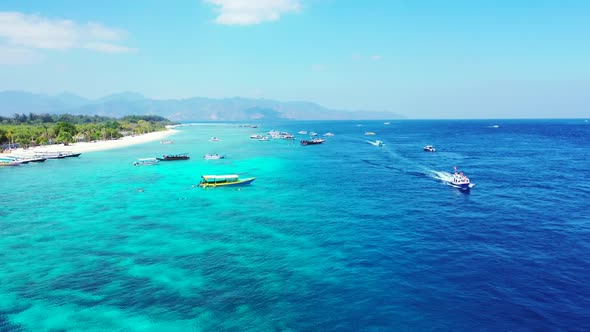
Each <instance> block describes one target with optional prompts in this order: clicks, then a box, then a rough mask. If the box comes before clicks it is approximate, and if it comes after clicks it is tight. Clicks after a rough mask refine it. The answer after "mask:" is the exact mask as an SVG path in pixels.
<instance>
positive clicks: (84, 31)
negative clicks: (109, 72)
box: [0, 12, 133, 53]
mask: <svg viewBox="0 0 590 332" xmlns="http://www.w3.org/2000/svg"><path fill="white" fill-rule="evenodd" d="M125 35H126V34H125V32H124V31H121V30H117V29H112V28H107V27H105V26H103V25H101V24H98V23H93V22H89V23H76V22H74V21H71V20H65V19H52V18H46V17H42V16H38V15H27V14H23V13H18V12H0V42H3V44H4V45H12V46H20V47H28V48H38V49H56V50H67V49H73V48H85V49H91V50H95V51H98V52H107V53H123V52H130V51H133V49H132V48H129V47H126V46H122V45H119V44H118V42H120V41H121V40H122V39H123V38H124V37H125Z"/></svg>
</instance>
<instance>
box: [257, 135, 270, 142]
mask: <svg viewBox="0 0 590 332" xmlns="http://www.w3.org/2000/svg"><path fill="white" fill-rule="evenodd" d="M258 140H259V141H268V140H269V138H268V136H261V137H260V138H259V139H258Z"/></svg>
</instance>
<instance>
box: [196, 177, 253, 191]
mask: <svg viewBox="0 0 590 332" xmlns="http://www.w3.org/2000/svg"><path fill="white" fill-rule="evenodd" d="M254 180H256V178H245V179H240V177H239V176H238V175H236V174H232V175H203V176H201V182H200V183H199V187H202V188H208V187H213V188H215V187H222V186H241V185H246V184H250V183H252V181H254Z"/></svg>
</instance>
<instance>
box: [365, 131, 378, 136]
mask: <svg viewBox="0 0 590 332" xmlns="http://www.w3.org/2000/svg"><path fill="white" fill-rule="evenodd" d="M365 135H367V136H375V135H377V134H375V133H374V132H372V131H367V132H365Z"/></svg>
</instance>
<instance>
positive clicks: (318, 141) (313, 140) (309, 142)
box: [301, 138, 326, 145]
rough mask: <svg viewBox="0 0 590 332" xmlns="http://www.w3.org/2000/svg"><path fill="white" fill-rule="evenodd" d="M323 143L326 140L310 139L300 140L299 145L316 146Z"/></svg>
mask: <svg viewBox="0 0 590 332" xmlns="http://www.w3.org/2000/svg"><path fill="white" fill-rule="evenodd" d="M325 141H326V140H324V139H321V138H314V139H311V140H305V139H302V140H301V145H317V144H322V143H324V142H325Z"/></svg>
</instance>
